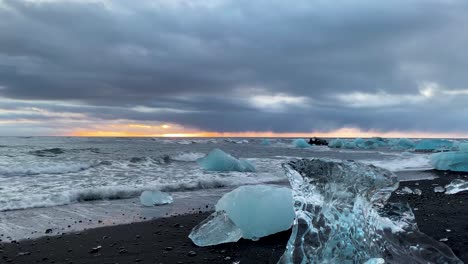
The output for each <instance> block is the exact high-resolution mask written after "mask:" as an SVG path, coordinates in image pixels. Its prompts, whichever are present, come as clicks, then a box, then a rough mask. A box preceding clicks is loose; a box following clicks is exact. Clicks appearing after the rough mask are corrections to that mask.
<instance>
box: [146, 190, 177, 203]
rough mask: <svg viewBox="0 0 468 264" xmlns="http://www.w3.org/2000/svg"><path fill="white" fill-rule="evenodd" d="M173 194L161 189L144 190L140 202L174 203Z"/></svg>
mask: <svg viewBox="0 0 468 264" xmlns="http://www.w3.org/2000/svg"><path fill="white" fill-rule="evenodd" d="M172 201H173V199H172V196H171V195H169V194H167V193H163V192H160V191H144V192H143V193H142V194H141V195H140V202H141V204H143V205H144V206H155V205H163V204H170V203H172Z"/></svg>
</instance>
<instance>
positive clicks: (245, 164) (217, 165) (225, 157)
mask: <svg viewBox="0 0 468 264" xmlns="http://www.w3.org/2000/svg"><path fill="white" fill-rule="evenodd" d="M197 163H198V165H200V166H201V167H202V168H204V169H205V170H209V171H240V172H255V166H254V165H253V164H252V163H250V162H249V161H247V160H244V159H236V158H234V157H233V156H231V155H229V154H227V153H225V152H224V151H222V150H220V149H218V148H216V149H213V150H212V151H211V152H210V153H208V155H206V156H205V157H203V158H201V159H199V160H197Z"/></svg>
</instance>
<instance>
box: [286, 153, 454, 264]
mask: <svg viewBox="0 0 468 264" xmlns="http://www.w3.org/2000/svg"><path fill="white" fill-rule="evenodd" d="M283 167H284V169H285V171H286V174H287V176H288V179H289V181H290V183H291V186H292V188H293V199H294V201H295V203H294V208H295V212H296V220H295V221H294V226H293V231H292V234H291V237H290V240H289V242H288V244H287V249H286V252H285V253H284V255H283V257H282V258H281V260H280V263H366V262H368V261H369V262H368V263H375V262H376V261H379V262H381V260H380V259H383V260H385V262H386V263H462V262H461V261H460V260H459V259H458V258H457V257H456V256H455V255H454V254H453V252H452V251H451V249H450V248H449V247H447V246H446V245H444V244H442V243H440V242H438V241H435V240H434V239H432V238H430V237H428V236H426V235H424V234H423V233H421V232H420V231H419V230H418V227H417V225H416V221H415V218H414V215H413V212H412V210H411V209H410V208H409V206H408V205H407V204H398V203H387V200H388V198H389V197H390V195H391V193H392V192H393V191H394V190H396V189H397V188H398V180H397V177H396V176H395V175H394V174H393V173H392V172H390V171H388V170H385V169H382V168H378V167H375V166H369V165H364V164H362V163H358V162H354V161H334V160H321V159H312V160H294V161H291V162H289V163H287V164H284V165H283ZM377 263H378V262H377Z"/></svg>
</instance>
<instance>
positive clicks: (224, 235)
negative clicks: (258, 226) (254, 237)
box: [189, 211, 242, 247]
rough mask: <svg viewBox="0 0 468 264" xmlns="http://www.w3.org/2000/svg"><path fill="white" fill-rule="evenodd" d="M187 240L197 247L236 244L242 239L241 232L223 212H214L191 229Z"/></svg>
mask: <svg viewBox="0 0 468 264" xmlns="http://www.w3.org/2000/svg"><path fill="white" fill-rule="evenodd" d="M189 238H190V239H191V240H192V241H193V243H194V244H195V245H197V246H199V247H206V246H213V245H218V244H223V243H230V242H237V241H239V239H241V238H242V231H241V230H240V228H238V227H237V226H236V225H235V224H234V223H233V222H232V221H231V219H229V217H228V216H227V215H226V213H225V212H223V211H221V212H214V213H213V214H211V215H210V216H209V217H208V218H207V219H205V220H203V221H202V222H201V223H200V224H198V225H197V226H196V227H194V228H193V229H192V232H190V234H189Z"/></svg>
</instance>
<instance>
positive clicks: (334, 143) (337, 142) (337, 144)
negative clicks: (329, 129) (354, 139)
mask: <svg viewBox="0 0 468 264" xmlns="http://www.w3.org/2000/svg"><path fill="white" fill-rule="evenodd" d="M344 143H345V141H344V140H343V139H339V138H337V139H333V140H330V142H329V143H328V147H330V148H341V147H343V145H344Z"/></svg>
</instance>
